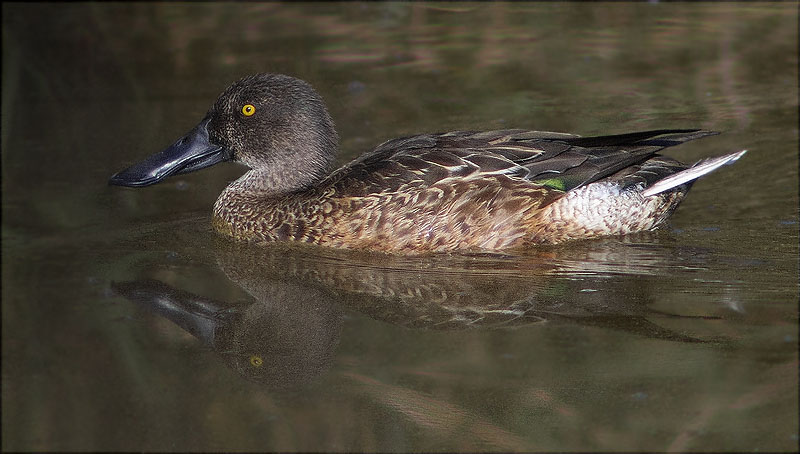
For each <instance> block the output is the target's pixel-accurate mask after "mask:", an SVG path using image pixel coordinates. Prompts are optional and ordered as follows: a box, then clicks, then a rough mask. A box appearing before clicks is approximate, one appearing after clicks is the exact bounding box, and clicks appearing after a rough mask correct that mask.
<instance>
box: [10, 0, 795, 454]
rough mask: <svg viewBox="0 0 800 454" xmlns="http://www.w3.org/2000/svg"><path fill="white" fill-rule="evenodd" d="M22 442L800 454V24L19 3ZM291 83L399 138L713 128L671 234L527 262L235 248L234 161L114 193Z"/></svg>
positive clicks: (711, 9)
mask: <svg viewBox="0 0 800 454" xmlns="http://www.w3.org/2000/svg"><path fill="white" fill-rule="evenodd" d="M2 20H3V96H2V103H3V104H2V150H3V152H2V184H3V218H2V223H3V224H2V225H3V230H2V234H3V243H2V248H3V255H2V260H3V267H2V269H3V286H2V288H3V300H2V306H3V314H2V324H3V326H2V328H3V329H2V345H3V361H2V374H3V375H2V380H3V388H2V389H3V391H2V393H3V394H2V410H3V418H2V439H3V441H2V446H3V449H4V450H144V451H150V450H205V451H208V450H233V449H241V450H256V451H270V450H271V451H276V450H277V451H296V450H304V451H353V450H355V451H407V450H430V451H465V450H469V451H476V450H481V451H497V450H502V451H537V450H557V451H586V450H655V451H666V450H689V451H695V450H720V451H744V450H761V451H787V450H796V449H797V443H798V417H797V414H798V404H797V401H798V377H797V370H798V369H797V368H798V347H797V345H798V344H797V342H798V339H797V335H798V320H797V319H798V306H797V301H798V284H797V281H798V197H797V188H798V172H797V169H798V154H797V149H798V130H797V120H798V118H797V111H798V97H797V95H798V93H797V77H798V74H797V26H796V24H797V10H796V6H795V5H781V4H718V5H717V4H711V5H695V4H676V5H663V4H613V5H589V4H583V3H581V4H569V3H567V4H537V3H533V4H527V3H520V4H472V3H464V4H461V3H446V4H423V3H411V4H409V3H388V4H371V3H370V4H362V3H352V4H351V3H345V4H341V3H338V4H325V5H315V4H301V5H288V4H280V3H266V4H250V3H247V4H215V3H202V4H161V3H154V4H139V3H136V4H116V3H115V4H97V3H91V4H69V5H67V4H64V5H44V4H33V5H25V4H9V3H4V4H3V19H2ZM259 71H273V72H282V73H287V74H292V75H294V76H297V77H300V78H303V79H305V80H307V81H309V82H310V83H312V85H314V86H315V87H316V88H317V89H318V91H319V92H320V93H321V94H322V96H323V97H324V98H325V100H326V102H327V103H328V106H329V109H330V111H331V115H332V117H333V119H334V121H335V122H336V124H337V129H338V131H339V134H340V136H341V138H342V140H341V147H340V148H341V156H340V161H341V162H346V161H347V160H349V159H352V158H353V157H355V156H357V155H358V154H359V153H361V152H363V151H365V150H367V149H369V148H370V147H372V146H375V145H377V144H378V143H380V142H382V141H383V140H386V139H388V138H391V137H397V136H402V135H407V134H413V133H418V132H436V131H445V130H453V129H492V128H495V129H497V128H512V127H519V128H531V129H540V130H553V131H564V132H573V133H577V134H582V135H591V134H602V133H621V132H629V131H635V130H644V129H655V128H685V127H702V128H706V129H713V130H718V131H721V132H723V134H722V135H719V136H714V137H710V138H706V139H703V140H701V141H697V142H693V143H689V144H685V145H683V146H681V147H680V148H676V149H674V150H670V152H669V154H670V155H672V156H675V157H676V158H678V159H681V160H684V161H686V162H694V161H696V160H698V159H700V158H702V157H706V156H711V155H719V154H724V153H731V152H734V151H738V150H740V149H744V148H747V149H748V150H750V151H749V153H748V154H747V155H746V156H745V157H744V158H743V159H742V160H741V161H739V162H738V163H737V164H736V165H734V166H731V167H726V168H724V169H722V170H720V171H719V172H717V173H714V174H713V175H711V176H709V177H707V178H705V179H703V180H701V181H699V182H698V183H697V184H695V186H694V187H693V189H692V191H691V193H690V195H689V197H688V198H687V199H686V200H685V202H684V203H683V204H682V205H681V207H680V208H679V210H678V211H677V212H676V213H675V215H674V216H673V217H672V219H671V221H670V223H669V225H668V226H666V227H665V228H663V229H661V230H659V231H657V232H651V233H644V234H638V235H631V236H627V237H619V238H608V239H603V240H597V241H587V242H579V243H573V244H567V245H563V246H558V247H543V248H539V249H536V250H532V251H529V252H526V253H525V254H517V255H478V256H476V255H468V256H459V255H451V256H436V257H421V258H420V257H418V258H409V257H387V256H384V255H380V254H369V253H345V252H337V251H330V250H324V249H318V248H311V247H302V248H291V247H289V248H287V247H283V246H277V247H267V248H254V247H248V246H243V245H237V244H232V243H231V242H229V241H227V240H225V239H223V238H219V237H217V236H216V235H215V234H214V233H213V231H212V230H211V228H210V209H211V206H212V204H213V202H214V200H215V199H216V197H217V195H218V194H219V192H220V191H221V189H222V188H223V187H224V186H225V185H226V184H227V182H229V181H230V180H232V179H234V178H236V177H237V176H238V175H240V174H241V173H242V168H240V167H237V166H236V165H232V164H231V165H224V166H219V167H218V168H214V169H209V170H205V171H202V172H198V173H196V174H191V175H185V176H180V177H176V178H172V179H170V180H168V181H166V182H165V183H164V184H161V185H157V186H153V187H151V188H146V189H140V190H130V189H123V188H110V187H108V186H106V183H107V180H108V177H109V176H110V175H111V174H113V173H114V172H116V171H118V170H120V169H121V168H123V167H125V166H126V165H128V164H130V163H132V162H135V161H136V160H138V159H140V158H142V157H144V156H147V155H149V154H150V153H152V152H155V151H158V150H160V149H161V148H163V147H164V146H165V145H168V144H169V143H171V142H172V141H174V140H175V139H176V138H177V137H178V136H180V135H181V134H183V133H184V132H185V131H187V130H188V129H189V128H191V127H192V126H193V125H194V124H196V122H197V121H198V120H199V119H200V118H202V116H203V115H204V113H205V111H206V109H208V107H209V106H210V104H211V102H212V101H213V99H215V97H216V96H217V95H218V94H219V92H220V91H221V90H222V89H223V88H224V87H225V86H226V85H227V84H229V83H230V82H232V81H234V80H236V79H238V78H239V77H242V76H244V75H247V74H251V73H254V72H259Z"/></svg>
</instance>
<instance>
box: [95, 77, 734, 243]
mask: <svg viewBox="0 0 800 454" xmlns="http://www.w3.org/2000/svg"><path fill="white" fill-rule="evenodd" d="M713 134H716V133H715V132H713V131H704V130H698V129H662V130H654V131H644V132H634V133H629V134H619V135H610V136H596V137H581V136H577V135H573V134H565V133H555V132H541V131H528V130H523V129H507V130H499V131H482V132H474V131H453V132H445V133H436V134H422V135H415V136H410V137H403V138H398V139H392V140H388V141H386V142H384V143H382V144H381V145H378V146H377V147H376V148H375V149H373V150H372V151H369V152H367V153H365V154H363V155H361V156H360V157H358V158H357V159H355V160H354V161H352V162H350V163H349V164H347V165H345V166H344V167H341V168H339V169H338V170H334V162H335V158H336V151H337V145H338V135H337V133H336V130H335V129H334V124H333V121H332V120H331V117H330V115H329V114H328V111H327V109H326V107H325V104H324V102H323V100H322V98H321V97H320V95H319V94H318V93H317V92H316V91H315V90H314V89H313V88H312V87H311V86H310V85H309V84H308V83H307V82H305V81H302V80H300V79H297V78H294V77H291V76H286V75H280V74H257V75H254V76H250V77H245V78H243V79H241V80H239V81H238V82H235V83H234V84H233V85H231V86H230V87H228V88H227V89H226V90H225V91H224V92H223V93H222V94H221V95H220V96H219V98H218V99H217V100H216V102H215V103H214V105H213V106H212V107H211V109H210V110H209V111H208V113H207V114H206V116H205V117H204V118H203V120H202V121H201V122H200V124H198V125H197V126H196V127H195V128H194V129H192V130H191V131H190V132H189V133H187V134H186V135H185V136H184V137H182V138H180V139H179V140H178V141H177V142H175V143H174V144H172V145H171V146H170V147H168V148H167V149H165V150H164V151H162V152H160V153H157V154H155V155H153V156H151V157H149V158H147V159H146V160H144V161H142V162H140V163H138V164H135V165H133V166H131V167H128V168H127V169H125V170H123V171H121V172H119V173H117V174H115V175H114V176H113V177H112V178H111V180H110V182H109V183H110V184H112V185H120V186H131V187H139V186H148V185H151V184H155V183H158V182H159V181H162V180H163V179H165V178H167V177H168V176H171V175H176V174H182V173H187V172H193V171H196V170H200V169H202V168H205V167H209V166H212V165H214V164H216V163H219V162H222V161H235V162H239V163H242V164H244V165H246V166H247V167H249V168H250V170H249V171H248V172H247V173H245V174H244V175H243V176H242V177H241V178H239V179H238V180H236V181H234V182H232V183H231V184H230V185H229V186H228V187H227V188H225V189H224V190H223V191H222V194H221V195H220V196H219V199H218V200H217V202H216V204H215V205H214V215H213V224H214V227H215V228H216V230H218V231H219V232H221V233H223V234H225V235H229V236H231V237H233V238H235V239H241V240H248V241H253V242H258V243H265V242H274V241H296V242H306V243H313V244H318V245H323V246H329V247H335V248H348V249H366V250H374V251H384V252H394V253H406V254H414V253H425V252H446V251H479V252H491V251H501V250H508V249H516V248H525V247H530V246H533V245H536V244H555V243H560V242H564V241H567V240H576V239H587V238H593V237H599V236H605V235H615V234H626V233H631V232H636V231H642V230H651V229H655V228H656V227H658V226H659V225H661V224H662V223H663V222H664V221H665V220H666V219H667V217H668V216H669V215H670V214H671V213H672V212H673V211H674V210H675V209H676V208H677V206H678V204H679V203H680V202H681V200H682V199H683V198H684V197H685V195H686V193H687V191H688V190H689V188H690V186H691V185H692V182H693V181H694V180H695V179H696V178H698V177H700V176H703V175H705V174H707V173H709V172H711V171H713V170H715V169H717V168H719V167H721V166H723V165H726V164H730V163H732V162H734V161H736V160H737V159H739V158H740V157H741V156H742V155H743V154H744V153H745V151H740V152H738V153H733V154H728V155H725V156H720V157H717V158H712V159H705V160H701V161H699V162H697V163H696V164H694V165H693V166H691V167H688V166H686V165H684V164H681V163H680V162H678V161H676V160H674V159H671V158H668V157H665V156H662V155H659V154H657V152H658V151H660V150H662V149H664V148H666V147H670V146H674V145H679V144H681V143H684V142H687V141H689V140H693V139H697V138H701V137H705V136H709V135H713Z"/></svg>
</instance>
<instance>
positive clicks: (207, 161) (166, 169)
mask: <svg viewBox="0 0 800 454" xmlns="http://www.w3.org/2000/svg"><path fill="white" fill-rule="evenodd" d="M209 121H210V118H209V117H206V118H204V119H203V121H201V122H200V124H198V125H197V126H195V128H194V129H192V130H191V131H189V132H188V133H187V134H186V135H185V136H183V137H181V138H180V139H178V141H177V142H175V143H174V144H172V145H171V146H170V147H168V148H167V149H166V150H164V151H162V152H160V153H156V154H154V155H152V156H150V157H149V158H147V159H145V160H144V161H142V162H140V163H138V164H134V165H132V166H130V167H128V168H127V169H125V170H123V171H121V172H118V173H117V174H115V175H114V176H113V177H111V179H110V180H109V181H108V184H111V185H116V186H130V187H141V186H150V185H151V184H156V183H158V182H159V181H161V180H163V179H164V178H167V177H168V176H170V175H177V174H179V173H189V172H194V171H195V170H200V169H204V168H206V167H210V166H213V165H214V164H217V163H219V162H222V161H228V160H230V154H229V153H228V152H227V150H226V149H225V148H223V147H221V146H219V145H215V144H213V143H211V142H210V141H209V139H208V122H209Z"/></svg>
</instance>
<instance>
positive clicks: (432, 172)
mask: <svg viewBox="0 0 800 454" xmlns="http://www.w3.org/2000/svg"><path fill="white" fill-rule="evenodd" d="M712 134H716V133H715V132H712V131H703V130H696V129H691V130H686V129H672V130H655V131H644V132H637V133H630V134H620V135H612V136H596V137H580V136H576V135H572V134H563V133H554V132H542V131H525V130H517V129H515V130H499V131H483V132H471V131H455V132H448V133H441V134H425V135H417V136H411V137H404V138H399V139H392V140H389V141H387V142H384V143H383V144H381V145H379V146H378V147H376V148H375V149H374V150H372V151H371V152H368V153H366V154H364V155H362V156H361V157H359V158H358V159H356V160H355V161H353V162H351V163H350V164H348V165H347V166H345V167H343V168H342V169H339V171H337V172H336V173H335V174H333V175H331V180H329V183H330V184H331V185H334V186H335V188H336V191H337V192H338V193H339V194H340V195H344V196H348V195H352V196H357V195H366V194H372V193H382V192H393V191H397V190H399V189H400V188H401V187H404V186H405V187H408V185H412V186H430V185H432V184H435V183H437V182H440V181H442V180H445V179H447V178H481V177H490V176H498V175H504V176H507V177H509V178H514V179H520V180H525V181H530V182H531V183H534V184H540V185H542V186H547V187H549V188H551V189H554V190H558V191H564V192H565V191H569V190H570V189H573V188H576V187H579V186H582V185H585V184H588V183H591V182H593V181H597V180H599V179H601V178H604V177H606V176H609V175H611V174H613V173H615V172H617V171H619V170H622V169H625V168H627V167H629V166H632V165H635V164H638V163H642V162H644V161H646V160H647V159H648V158H650V157H651V156H653V155H654V154H655V153H656V152H657V151H659V150H661V149H663V148H666V147H670V146H674V145H678V144H681V143H684V142H686V141H689V140H693V139H697V138H700V137H705V136H708V135H712Z"/></svg>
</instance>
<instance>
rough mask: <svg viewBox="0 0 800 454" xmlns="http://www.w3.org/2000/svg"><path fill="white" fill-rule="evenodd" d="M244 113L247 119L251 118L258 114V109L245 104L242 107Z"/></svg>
mask: <svg viewBox="0 0 800 454" xmlns="http://www.w3.org/2000/svg"><path fill="white" fill-rule="evenodd" d="M242 113H243V114H244V116H245V117H249V116H250V115H253V114H254V113H256V108H255V106H254V105H252V104H245V105H244V106H243V107H242Z"/></svg>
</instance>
